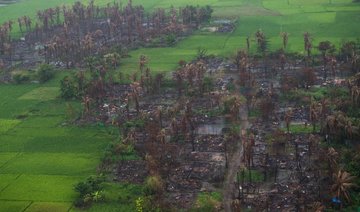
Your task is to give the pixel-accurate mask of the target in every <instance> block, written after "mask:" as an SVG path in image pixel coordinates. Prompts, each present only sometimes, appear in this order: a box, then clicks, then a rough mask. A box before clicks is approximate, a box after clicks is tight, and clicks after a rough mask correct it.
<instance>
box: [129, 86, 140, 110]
mask: <svg viewBox="0 0 360 212" xmlns="http://www.w3.org/2000/svg"><path fill="white" fill-rule="evenodd" d="M130 87H131V97H132V98H133V100H134V102H135V108H136V111H137V113H139V112H140V105H139V96H140V92H141V86H140V83H138V82H133V83H131V84H130Z"/></svg>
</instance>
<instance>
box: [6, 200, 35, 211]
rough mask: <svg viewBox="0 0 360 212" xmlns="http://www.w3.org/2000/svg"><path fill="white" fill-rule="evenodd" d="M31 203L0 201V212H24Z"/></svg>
mask: <svg viewBox="0 0 360 212" xmlns="http://www.w3.org/2000/svg"><path fill="white" fill-rule="evenodd" d="M30 204H31V201H7V200H0V210H1V211H4V212H5V211H6V212H19V211H24V210H25V209H26V208H27V207H28V206H29V205H30Z"/></svg>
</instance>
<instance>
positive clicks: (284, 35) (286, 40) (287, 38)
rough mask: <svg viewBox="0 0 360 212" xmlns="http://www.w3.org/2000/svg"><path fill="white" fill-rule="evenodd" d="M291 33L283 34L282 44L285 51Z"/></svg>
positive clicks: (281, 34)
mask: <svg viewBox="0 0 360 212" xmlns="http://www.w3.org/2000/svg"><path fill="white" fill-rule="evenodd" d="M289 35H290V34H289V33H287V32H281V33H280V36H281V38H282V44H283V49H284V50H285V49H286V47H287V44H288V41H289Z"/></svg>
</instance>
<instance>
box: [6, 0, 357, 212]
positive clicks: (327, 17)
mask: <svg viewBox="0 0 360 212" xmlns="http://www.w3.org/2000/svg"><path fill="white" fill-rule="evenodd" d="M72 2H74V1H73V0H22V1H19V2H18V3H16V4H12V5H9V6H6V7H1V8H0V21H6V20H8V19H15V18H17V17H19V16H21V15H25V14H27V15H31V16H33V17H34V16H35V13H36V11H37V10H38V9H45V8H48V7H53V6H56V5H61V4H64V3H65V4H69V3H72ZM83 2H87V1H85V0H83ZM107 2H113V0H97V1H96V3H98V4H106V3H107ZM139 3H142V4H143V5H144V7H145V9H147V10H152V9H154V8H157V7H170V5H174V6H183V5H186V4H194V3H196V4H199V5H206V4H209V5H211V6H212V7H213V8H214V17H215V18H226V19H231V20H236V25H237V28H236V30H235V31H234V32H232V33H227V34H218V33H210V32H202V31H199V32H196V33H195V34H194V35H193V36H190V37H188V38H186V39H184V40H182V41H180V42H179V43H178V44H177V45H176V46H174V47H169V48H147V49H138V50H135V51H131V52H130V55H131V56H132V57H130V58H127V59H124V60H123V61H122V65H121V67H120V71H123V72H131V71H133V70H135V69H136V67H137V60H138V58H139V55H140V54H145V55H147V56H148V57H149V58H150V67H151V68H152V69H153V71H170V70H172V69H173V68H174V67H176V64H177V62H178V61H179V60H180V59H185V60H190V59H191V58H193V57H194V56H195V55H196V50H197V48H199V47H201V48H205V49H207V50H208V51H209V53H213V54H217V55H221V56H230V55H231V54H233V53H234V52H235V51H236V49H239V48H244V47H245V43H246V42H245V38H246V37H247V36H248V35H250V36H251V35H253V34H254V32H255V31H256V30H257V29H259V28H261V29H262V30H263V31H264V32H265V34H266V35H267V37H268V38H269V41H270V49H273V50H274V49H278V48H280V46H281V39H280V37H279V33H280V32H281V31H286V32H289V33H290V38H289V45H288V51H297V52H302V51H303V38H302V34H303V32H305V31H308V32H310V33H311V34H312V35H313V36H314V43H315V44H316V43H318V42H320V41H323V40H330V41H331V42H333V43H334V44H336V45H337V46H339V44H340V43H341V42H342V41H343V40H350V39H356V38H358V37H360V4H356V3H352V2H351V0H263V1H261V0H252V1H249V0H199V1H193V0H134V4H139ZM16 30H17V27H15V29H14V31H15V33H16ZM255 49H256V47H255V44H253V45H252V47H251V50H252V51H255ZM60 77H61V75H58V77H57V78H56V79H54V80H52V81H51V82H48V83H46V84H41V85H40V84H26V85H0V212H3V211H4V212H11V211H26V212H28V211H71V210H74V209H73V208H72V201H73V200H74V198H75V195H76V194H75V192H74V190H73V186H74V184H76V183H77V182H79V181H80V180H84V179H85V178H86V177H88V176H89V175H91V174H95V173H96V168H97V165H98V164H99V161H100V157H101V155H102V152H103V151H104V149H105V147H106V145H107V144H108V143H109V141H110V137H109V136H108V134H107V133H106V132H105V130H104V129H103V128H101V127H99V126H89V127H76V126H69V125H64V124H63V123H64V122H65V117H66V107H67V106H66V104H68V103H66V102H63V101H62V100H59V99H58V98H57V96H58V92H59V91H58V89H59V88H58V85H59V79H60ZM70 104H72V105H73V106H74V108H79V107H80V104H79V103H76V102H71V103H70ZM107 187H108V189H107V192H109V193H108V197H110V199H111V198H112V197H113V199H118V198H119V195H120V197H121V195H126V196H134V195H135V196H136V195H137V192H138V190H139V188H138V187H137V186H134V185H107ZM117 202H118V201H117ZM117 202H116V201H112V202H111V203H109V204H100V205H96V206H95V207H93V208H91V209H90V210H91V211H133V210H134V208H132V207H133V206H132V205H133V203H130V204H131V205H126V204H125V205H124V204H121V203H117Z"/></svg>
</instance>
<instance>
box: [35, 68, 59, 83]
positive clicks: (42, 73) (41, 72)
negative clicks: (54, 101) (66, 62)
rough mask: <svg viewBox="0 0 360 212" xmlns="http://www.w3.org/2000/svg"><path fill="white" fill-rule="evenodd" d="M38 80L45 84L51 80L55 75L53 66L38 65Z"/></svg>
mask: <svg viewBox="0 0 360 212" xmlns="http://www.w3.org/2000/svg"><path fill="white" fill-rule="evenodd" d="M37 74H38V78H39V81H40V82H41V83H44V82H47V81H49V80H50V79H52V78H53V77H54V75H55V69H54V67H53V66H51V65H48V64H42V65H40V67H39V69H38V71H37Z"/></svg>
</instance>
